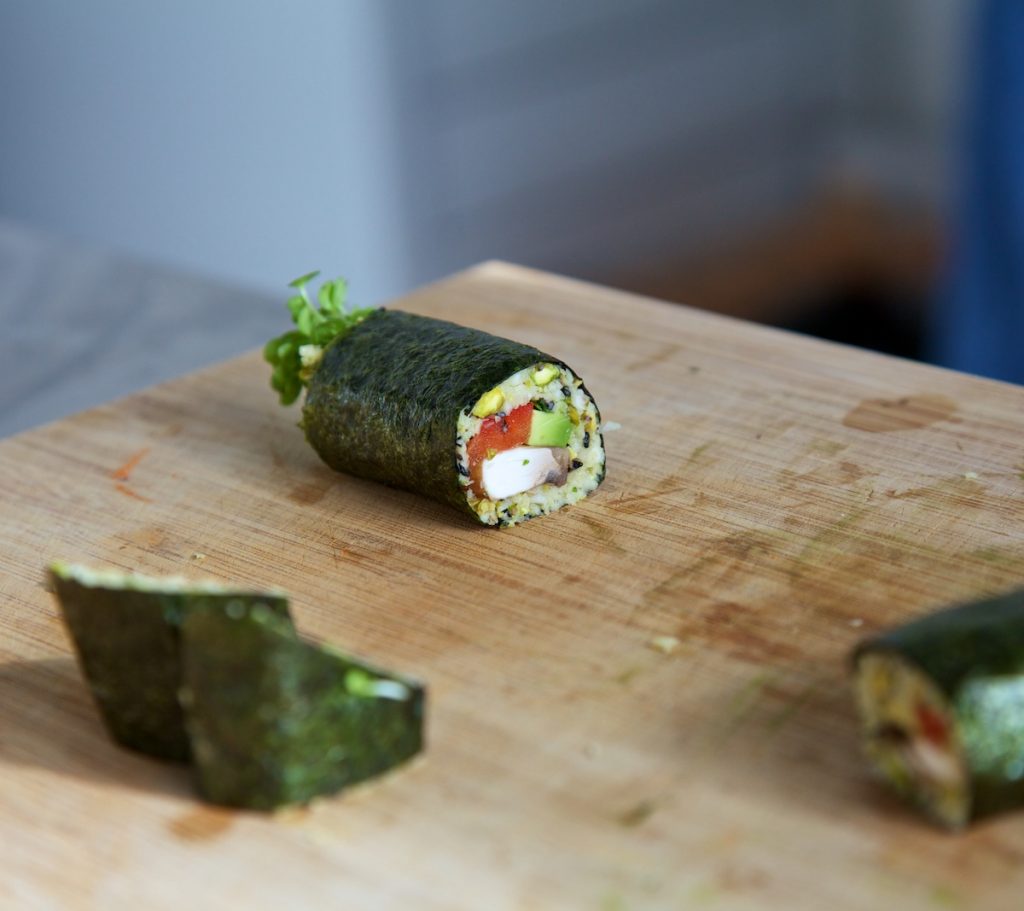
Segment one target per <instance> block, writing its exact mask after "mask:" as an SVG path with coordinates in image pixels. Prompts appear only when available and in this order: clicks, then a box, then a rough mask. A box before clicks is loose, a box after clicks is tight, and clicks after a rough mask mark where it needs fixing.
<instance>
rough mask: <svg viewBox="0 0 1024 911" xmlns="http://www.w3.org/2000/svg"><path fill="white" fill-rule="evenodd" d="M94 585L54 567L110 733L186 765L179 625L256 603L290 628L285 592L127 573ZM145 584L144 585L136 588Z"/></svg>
mask: <svg viewBox="0 0 1024 911" xmlns="http://www.w3.org/2000/svg"><path fill="white" fill-rule="evenodd" d="M101 578H103V579H105V580H108V581H106V582H97V583H96V584H88V583H85V582H82V581H81V580H80V579H78V578H76V577H75V575H74V574H72V573H71V572H69V571H68V570H67V569H65V568H63V567H60V566H55V567H53V568H51V570H50V580H51V583H52V586H53V589H54V592H55V593H56V595H57V599H58V601H59V603H60V608H61V614H62V616H63V618H64V623H65V625H66V626H67V628H68V631H69V632H70V634H71V638H72V640H73V642H74V646H75V651H76V653H77V655H78V661H79V664H80V666H81V668H82V672H83V673H84V675H85V677H86V680H87V681H88V682H89V686H90V688H91V689H92V693H93V696H94V698H95V700H96V703H97V705H98V707H99V709H100V714H101V716H102V718H103V721H104V723H105V725H106V727H107V730H108V731H109V732H110V735H111V736H112V737H113V738H114V740H116V741H117V742H118V743H120V744H122V745H123V746H125V747H128V748H129V749H133V750H138V751H139V752H142V753H146V754H148V755H150V756H155V757H157V758H159V759H166V760H173V761H179V762H184V761H187V760H188V759H189V756H190V752H191V751H190V747H189V740H188V737H187V735H186V731H185V726H184V719H183V715H182V711H181V706H180V704H179V701H178V689H179V687H180V685H181V653H180V645H181V642H180V626H181V623H182V620H183V618H184V617H186V616H187V615H188V614H190V613H192V612H194V611H196V610H213V611H215V612H220V611H227V612H234V613H238V612H242V613H244V612H245V611H246V610H248V608H250V607H252V606H254V605H262V606H263V607H264V609H265V610H267V611H268V612H271V613H273V614H275V615H278V616H279V617H280V618H281V619H280V622H281V624H283V625H286V626H288V627H290V626H291V621H290V619H289V618H288V603H287V601H286V600H285V599H284V598H283V597H279V596H276V595H269V594H263V593H253V592H238V591H227V590H225V591H224V592H217V593H212V592H209V591H195V592H190V591H188V590H187V588H184V587H182V588H180V590H164V591H160V590H157V589H156V588H154V587H153V586H155V585H158V584H159V580H144V581H142V580H140V579H139V578H138V577H133V576H130V575H125V576H122V577H120V578H119V579H118V580H117V582H116V583H114V582H112V581H109V580H110V578H111V577H110V576H109V575H108V574H102V575H101ZM139 585H142V586H143V587H133V586H139Z"/></svg>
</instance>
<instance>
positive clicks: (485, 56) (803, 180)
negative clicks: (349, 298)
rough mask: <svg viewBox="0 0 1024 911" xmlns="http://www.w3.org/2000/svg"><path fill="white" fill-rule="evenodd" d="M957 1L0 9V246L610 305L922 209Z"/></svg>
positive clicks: (260, 282)
mask: <svg viewBox="0 0 1024 911" xmlns="http://www.w3.org/2000/svg"><path fill="white" fill-rule="evenodd" d="M967 6H968V2H967V0H857V2H854V0H772V2H764V0H667V2H666V0H564V2H560V3H552V2H550V0H520V2H516V3H505V2H496V0H436V2H432V3H418V2H413V0H408V2H403V0H343V2H328V0H292V2H289V3H284V2H278V3H270V2H251V0H250V2H243V0H216V2H210V0H206V2H200V0H175V2H173V3H172V2H167V0H149V2H145V3H137V2H128V0H122V2H116V0H90V2H88V3H80V2H75V0H63V2H61V0H3V2H0V124H2V128H3V140H2V143H0V217H7V218H11V219H15V220H18V221H22V222H24V223H26V224H30V225H34V226H38V227H42V228H44V229H48V230H52V231H55V232H58V233H60V234H63V235H67V236H71V237H76V238H82V239H85V240H87V241H88V242H90V243H92V244H95V245H97V246H101V247H110V248H115V249H120V250H123V251H128V252H132V253H136V254H141V255H143V256H145V257H149V258H152V259H156V260H159V261H163V262H167V263H171V264H175V265H180V266H183V267H186V268H188V269H191V270H197V271H199V272H202V273H208V274H211V275H215V276H219V277H222V278H227V279H230V280H232V281H235V282H238V283H242V284H247V285H251V286H256V287H260V288H265V289H279V288H281V286H282V284H283V283H284V282H285V281H286V280H287V279H289V278H291V277H292V276H294V275H295V274H298V273H300V272H302V271H305V270H307V269H310V268H316V267H322V268H324V269H326V270H328V271H330V272H332V273H333V272H344V273H346V274H348V275H349V276H350V277H351V278H352V279H353V281H354V293H355V294H356V296H357V297H358V298H359V299H360V300H362V301H365V302H375V301H379V300H381V299H382V298H386V297H388V296H391V295H394V294H397V293H399V292H401V291H403V290H404V289H406V288H408V287H410V286H412V285H414V284H417V283H420V282H422V281H425V280H429V279H432V278H434V277H437V276H439V275H441V274H444V273H446V272H448V271H451V270H454V269H456V268H460V267H462V266H465V265H467V264H469V263H471V262H473V261H476V260H480V259H484V258H489V257H502V258H506V259H512V260H518V261H522V262H527V263H530V264H533V265H538V266H541V267H546V268H553V269H556V270H559V271H563V272H570V273H573V274H578V275H582V276H585V277H590V278H595V279H598V280H600V279H602V278H604V277H607V276H611V275H614V274H616V273H621V272H623V271H629V270H632V271H634V272H635V271H636V269H637V268H638V267H642V266H643V265H644V264H645V263H647V262H653V263H657V262H663V261H664V260H665V259H666V258H672V257H684V256H687V255H691V254H697V253H699V252H700V250H701V249H703V248H704V247H706V246H707V245H709V244H713V243H716V242H719V241H721V240H723V239H728V238H729V237H730V236H732V235H734V234H736V233H739V232H742V231H744V230H749V229H750V227H751V226H757V225H758V224H770V223H771V221H772V219H773V218H774V217H777V216H778V214H779V213H781V212H785V211H787V210H788V209H791V208H793V207H794V206H798V205H799V204H800V203H801V202H802V201H804V200H806V199H807V198H808V197H810V196H812V195H813V193H814V192H815V191H816V190H817V188H819V187H820V186H821V184H822V183H823V182H827V181H831V180H834V179H836V178H837V177H838V178H839V179H846V178H853V179H856V180H858V181H861V182H868V183H876V184H878V185H880V186H888V187H893V188H895V189H896V190H897V191H898V192H904V193H906V194H908V195H909V196H911V197H914V198H921V199H924V200H925V201H928V200H929V199H931V198H937V197H939V196H940V195H941V192H942V187H943V185H944V183H943V181H944V174H945V169H946V166H947V157H948V141H947V136H948V133H949V129H950V118H951V110H952V104H953V101H952V99H953V96H954V94H955V93H954V92H953V87H954V85H955V73H956V60H957V55H956V47H957V42H958V36H959V34H960V30H961V29H960V22H961V19H962V17H963V15H964V10H965V9H966V7H967Z"/></svg>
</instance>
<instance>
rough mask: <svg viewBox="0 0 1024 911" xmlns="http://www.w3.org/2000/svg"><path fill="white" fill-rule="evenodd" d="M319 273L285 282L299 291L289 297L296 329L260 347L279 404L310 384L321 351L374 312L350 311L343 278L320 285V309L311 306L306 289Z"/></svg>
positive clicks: (353, 309)
mask: <svg viewBox="0 0 1024 911" xmlns="http://www.w3.org/2000/svg"><path fill="white" fill-rule="evenodd" d="M319 274H320V273H319V272H310V273H308V274H307V275H303V276H301V277H299V278H297V279H295V280H294V281H292V282H289V283H288V287H289V288H294V289H295V290H296V291H297V292H298V293H297V294H294V295H292V297H290V298H288V310H289V312H290V313H291V315H292V322H294V323H295V328H294V329H292V330H291V331H290V332H285V333H284V334H283V335H279V336H278V337H277V338H274V339H271V340H270V341H269V342H267V344H266V345H265V346H264V348H263V357H264V359H265V360H266V361H267V363H269V364H270V365H271V366H273V368H274V372H273V373H272V374H271V377H270V385H271V386H272V387H273V388H274V389H275V390H276V391H277V393H278V395H279V396H280V397H281V404H282V405H290V404H291V403H292V402H294V401H295V400H296V399H297V398H298V397H299V394H300V393H301V392H302V388H303V387H304V386H308V385H309V380H310V377H312V375H313V372H314V371H315V370H316V368H317V366H318V365H319V363H320V359H321V357H322V356H323V351H324V348H325V347H326V346H327V345H328V344H330V343H331V342H332V341H333V340H334V339H335V338H337V337H338V336H339V335H343V334H344V333H346V332H348V331H349V330H350V329H352V328H353V327H355V326H358V325H359V323H361V322H362V321H363V320H364V319H366V317H367V316H369V315H370V314H371V313H372V312H373V308H372V307H360V308H353V307H352V306H351V305H350V304H348V303H347V301H346V296H347V294H348V283H347V282H346V281H345V279H343V278H337V279H335V280H334V281H325V282H324V283H323V284H321V285H320V291H319V292H318V293H317V304H318V305H319V306H314V304H313V302H312V301H311V300H310V299H309V293H308V292H307V291H306V286H307V285H308V284H309V283H310V282H311V281H313V279H314V278H316V277H317V276H318V275H319Z"/></svg>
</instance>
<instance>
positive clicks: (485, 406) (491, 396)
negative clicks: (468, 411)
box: [473, 387, 505, 418]
mask: <svg viewBox="0 0 1024 911" xmlns="http://www.w3.org/2000/svg"><path fill="white" fill-rule="evenodd" d="M504 404H505V393H504V392H502V391H501V390H500V389H498V388H497V387H495V388H494V389H492V390H491V391H490V392H485V393H484V394H483V395H482V396H480V398H479V400H478V401H477V403H476V404H475V405H474V406H473V416H474V417H478V418H486V417H490V416H491V415H492V414H494V413H495V412H496V411H497V410H498V409H499V408H500V407H501V406H502V405H504Z"/></svg>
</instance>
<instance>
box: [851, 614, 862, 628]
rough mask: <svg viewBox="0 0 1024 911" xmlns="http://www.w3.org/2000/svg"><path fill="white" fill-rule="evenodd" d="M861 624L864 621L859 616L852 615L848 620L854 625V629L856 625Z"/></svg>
mask: <svg viewBox="0 0 1024 911" xmlns="http://www.w3.org/2000/svg"><path fill="white" fill-rule="evenodd" d="M863 625H864V621H863V620H862V619H861V618H860V617H854V618H853V619H852V620H850V626H852V627H854V629H856V628H857V627H858V626H863Z"/></svg>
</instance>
